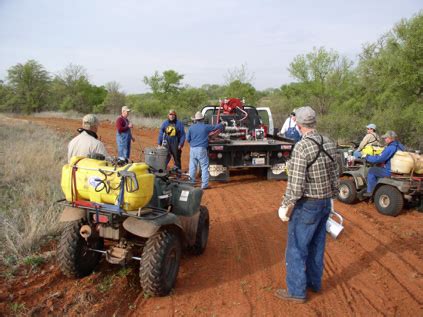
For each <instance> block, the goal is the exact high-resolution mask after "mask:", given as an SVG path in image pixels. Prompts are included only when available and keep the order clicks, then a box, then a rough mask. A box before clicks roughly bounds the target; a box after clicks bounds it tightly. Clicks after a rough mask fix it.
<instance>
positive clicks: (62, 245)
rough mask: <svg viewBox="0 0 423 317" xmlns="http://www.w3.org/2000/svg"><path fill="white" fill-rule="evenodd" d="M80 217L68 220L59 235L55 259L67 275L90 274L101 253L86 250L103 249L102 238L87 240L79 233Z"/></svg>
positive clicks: (81, 222) (82, 222) (81, 223)
mask: <svg viewBox="0 0 423 317" xmlns="http://www.w3.org/2000/svg"><path fill="white" fill-rule="evenodd" d="M84 224H85V223H84V221H83V220H82V219H80V220H75V221H70V222H68V223H67V224H66V225H65V227H64V229H63V231H62V235H61V236H60V241H59V247H58V250H57V252H58V254H57V260H58V263H59V267H60V270H61V271H62V272H63V274H65V275H66V276H68V277H83V276H87V275H89V274H91V273H92V272H93V271H94V269H95V267H96V266H97V264H98V263H99V262H100V259H101V253H97V252H94V251H90V250H88V248H93V249H100V250H101V249H103V239H102V238H100V237H90V238H88V242H87V241H85V239H84V238H83V237H82V236H81V235H80V234H79V230H80V229H81V226H82V225H84Z"/></svg>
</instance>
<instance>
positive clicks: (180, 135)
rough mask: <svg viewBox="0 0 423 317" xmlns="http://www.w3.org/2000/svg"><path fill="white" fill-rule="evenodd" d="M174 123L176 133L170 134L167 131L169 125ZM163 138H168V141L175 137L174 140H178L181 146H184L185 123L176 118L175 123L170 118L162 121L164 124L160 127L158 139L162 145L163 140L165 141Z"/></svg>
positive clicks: (158, 142)
mask: <svg viewBox="0 0 423 317" xmlns="http://www.w3.org/2000/svg"><path fill="white" fill-rule="evenodd" d="M172 125H173V126H174V127H175V129H176V133H175V135H173V136H171V135H168V134H167V133H166V129H167V128H168V127H169V126H172ZM163 139H165V140H168V141H170V140H171V139H173V140H175V142H176V140H177V142H178V145H179V146H181V147H182V146H184V143H185V130H184V124H183V123H182V122H181V121H179V120H178V119H176V120H175V122H173V123H172V122H170V121H169V120H165V121H164V122H163V123H162V126H161V127H160V131H159V139H158V140H157V144H159V145H161V144H162V142H163Z"/></svg>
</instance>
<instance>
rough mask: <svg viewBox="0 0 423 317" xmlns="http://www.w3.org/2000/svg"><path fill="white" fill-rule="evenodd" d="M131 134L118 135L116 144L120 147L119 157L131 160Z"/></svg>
mask: <svg viewBox="0 0 423 317" xmlns="http://www.w3.org/2000/svg"><path fill="white" fill-rule="evenodd" d="M131 139H132V136H131V132H130V131H129V132H123V133H119V132H117V133H116V143H117V147H118V157H123V158H127V159H129V157H130V156H131Z"/></svg>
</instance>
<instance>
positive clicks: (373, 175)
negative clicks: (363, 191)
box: [367, 166, 391, 193]
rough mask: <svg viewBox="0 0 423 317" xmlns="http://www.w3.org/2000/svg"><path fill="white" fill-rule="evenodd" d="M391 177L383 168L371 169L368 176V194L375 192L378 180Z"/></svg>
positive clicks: (375, 167)
mask: <svg viewBox="0 0 423 317" xmlns="http://www.w3.org/2000/svg"><path fill="white" fill-rule="evenodd" d="M387 176H391V173H390V172H389V171H388V170H387V169H386V168H383V167H377V166H374V167H370V168H369V172H368V174H367V192H368V193H371V192H373V189H375V187H376V184H377V179H378V178H381V177H387Z"/></svg>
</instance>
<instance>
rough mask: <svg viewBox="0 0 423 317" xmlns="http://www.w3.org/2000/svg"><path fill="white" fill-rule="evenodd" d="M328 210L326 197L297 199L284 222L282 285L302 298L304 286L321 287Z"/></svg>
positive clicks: (304, 295) (317, 289)
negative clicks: (288, 219) (283, 279)
mask: <svg viewBox="0 0 423 317" xmlns="http://www.w3.org/2000/svg"><path fill="white" fill-rule="evenodd" d="M330 210H331V205H330V199H329V198H327V199H319V200H307V199H300V200H299V201H297V203H296V205H295V208H294V210H293V213H292V216H291V220H290V221H289V223H288V243H287V246H286V252H285V260H286V285H287V287H288V293H289V294H290V295H291V296H294V297H298V298H306V290H307V287H309V288H312V289H313V290H315V291H319V290H320V288H321V287H322V275H323V256H324V253H325V243H326V221H327V220H328V217H329V213H330Z"/></svg>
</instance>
